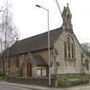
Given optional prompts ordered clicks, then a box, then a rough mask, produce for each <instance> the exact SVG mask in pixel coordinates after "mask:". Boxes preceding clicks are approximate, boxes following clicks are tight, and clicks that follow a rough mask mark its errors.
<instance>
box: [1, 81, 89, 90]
mask: <svg viewBox="0 0 90 90" xmlns="http://www.w3.org/2000/svg"><path fill="white" fill-rule="evenodd" d="M0 85H7V86H12V87H21V88H27V89H32V90H90V84H88V85H80V86H75V87H70V88H52V87H51V88H49V87H44V86H36V85H26V84H16V83H8V82H6V81H0Z"/></svg>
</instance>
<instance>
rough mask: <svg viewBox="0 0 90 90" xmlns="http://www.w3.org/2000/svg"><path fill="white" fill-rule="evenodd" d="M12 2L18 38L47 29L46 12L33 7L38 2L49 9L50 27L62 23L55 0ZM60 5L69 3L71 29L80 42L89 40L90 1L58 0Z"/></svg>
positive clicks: (55, 26)
mask: <svg viewBox="0 0 90 90" xmlns="http://www.w3.org/2000/svg"><path fill="white" fill-rule="evenodd" d="M11 1H12V3H13V14H14V21H15V24H16V25H17V27H18V29H19V32H20V39H23V38H27V37H30V36H33V35H36V34H39V33H43V32H46V31H47V12H46V11H45V10H43V9H40V8H37V7H35V5H36V4H39V5H41V6H43V7H45V8H48V9H49V11H50V29H51V30H52V29H55V28H58V27H60V26H61V25H62V18H61V16H60V13H59V11H58V8H57V6H56V3H55V0H11ZM58 1H59V5H60V7H61V11H62V10H63V7H64V6H66V5H67V3H69V7H70V10H71V13H72V23H73V30H74V32H75V34H76V36H77V38H78V40H79V41H80V42H90V23H89V21H90V10H89V8H90V1H89V0H58Z"/></svg>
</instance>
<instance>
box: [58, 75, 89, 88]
mask: <svg viewBox="0 0 90 90" xmlns="http://www.w3.org/2000/svg"><path fill="white" fill-rule="evenodd" d="M87 83H89V80H88V79H86V78H84V77H83V78H80V77H74V78H73V77H71V78H70V77H69V78H68V77H66V76H60V77H59V80H58V83H57V86H60V87H71V86H76V85H81V84H87Z"/></svg>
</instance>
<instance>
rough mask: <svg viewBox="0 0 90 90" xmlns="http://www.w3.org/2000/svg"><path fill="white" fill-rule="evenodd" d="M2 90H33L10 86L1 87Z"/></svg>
mask: <svg viewBox="0 0 90 90" xmlns="http://www.w3.org/2000/svg"><path fill="white" fill-rule="evenodd" d="M0 90H32V89H27V88H22V87H15V86H8V85H0Z"/></svg>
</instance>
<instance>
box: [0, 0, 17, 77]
mask: <svg viewBox="0 0 90 90" xmlns="http://www.w3.org/2000/svg"><path fill="white" fill-rule="evenodd" d="M1 11H2V15H1V21H0V36H1V37H0V38H1V39H2V47H3V49H2V50H3V51H5V50H6V60H4V59H3V76H4V77H5V75H6V73H5V72H7V73H8V71H7V69H6V68H7V67H6V65H5V62H6V63H7V64H8V66H9V64H10V63H9V49H8V48H9V47H10V46H11V45H12V44H13V43H15V41H16V39H17V38H18V33H17V31H16V27H15V25H14V23H13V17H12V13H11V12H10V5H9V3H8V1H6V4H5V5H4V6H3V8H2V9H1Z"/></svg>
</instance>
